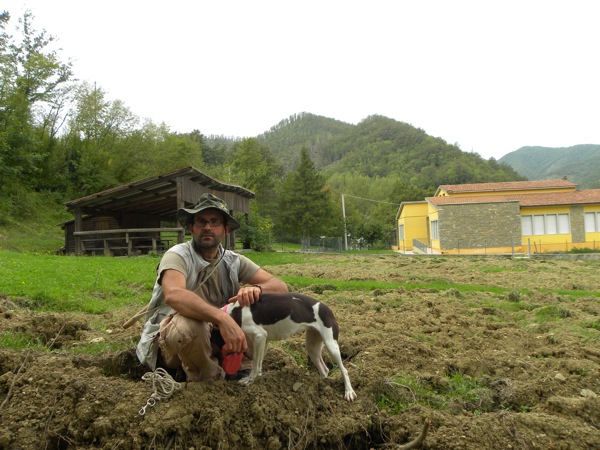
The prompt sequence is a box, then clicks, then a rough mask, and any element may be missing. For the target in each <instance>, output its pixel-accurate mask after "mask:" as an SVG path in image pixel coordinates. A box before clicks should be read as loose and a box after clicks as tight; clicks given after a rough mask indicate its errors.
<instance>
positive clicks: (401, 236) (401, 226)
mask: <svg viewBox="0 0 600 450" xmlns="http://www.w3.org/2000/svg"><path fill="white" fill-rule="evenodd" d="M398 235H399V239H400V240H401V241H403V240H404V225H400V226H399V227H398Z"/></svg>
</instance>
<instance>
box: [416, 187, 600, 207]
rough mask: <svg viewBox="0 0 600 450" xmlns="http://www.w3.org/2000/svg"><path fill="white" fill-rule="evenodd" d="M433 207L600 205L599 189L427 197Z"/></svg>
mask: <svg viewBox="0 0 600 450" xmlns="http://www.w3.org/2000/svg"><path fill="white" fill-rule="evenodd" d="M426 200H427V201H428V202H430V203H431V204H433V205H436V206H437V205H452V204H461V203H497V202H510V201H518V202H519V203H520V204H521V206H558V205H584V204H594V203H598V204H600V189H586V190H582V191H572V192H546V193H540V194H504V195H498V194H496V195H473V196H469V197H427V198H426Z"/></svg>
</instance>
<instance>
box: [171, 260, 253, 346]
mask: <svg viewBox="0 0 600 450" xmlns="http://www.w3.org/2000/svg"><path fill="white" fill-rule="evenodd" d="M162 289H163V293H164V296H165V302H166V303H167V304H168V305H169V306H170V307H171V308H173V309H174V310H175V311H177V312H178V313H180V314H182V315H184V316H186V317H190V318H193V319H198V320H202V321H204V322H211V323H214V324H215V325H218V327H219V331H220V332H221V336H223V339H224V341H225V346H226V347H225V348H226V350H227V351H228V352H245V351H246V349H247V348H248V344H247V342H246V336H245V335H244V332H243V331H242V329H241V328H240V327H239V326H238V324H237V323H235V320H233V319H232V318H231V316H230V315H229V314H227V313H226V312H225V311H223V310H222V309H220V308H215V307H214V306H212V305H210V304H209V303H208V302H206V301H205V300H204V299H203V298H202V297H200V296H199V295H196V294H195V293H194V292H192V291H189V290H187V289H186V288H185V276H184V275H183V274H182V273H181V272H179V271H177V270H165V272H164V274H163V277H162Z"/></svg>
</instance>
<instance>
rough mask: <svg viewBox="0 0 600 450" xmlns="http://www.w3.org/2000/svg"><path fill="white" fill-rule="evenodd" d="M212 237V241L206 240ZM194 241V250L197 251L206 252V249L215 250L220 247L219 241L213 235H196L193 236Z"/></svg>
mask: <svg viewBox="0 0 600 450" xmlns="http://www.w3.org/2000/svg"><path fill="white" fill-rule="evenodd" d="M207 236H208V237H210V238H211V239H205V238H206V237H207ZM193 239H194V248H195V249H196V250H205V249H213V248H216V247H218V246H219V243H220V241H219V239H217V237H216V236H215V235H214V234H213V235H202V234H199V235H196V236H193Z"/></svg>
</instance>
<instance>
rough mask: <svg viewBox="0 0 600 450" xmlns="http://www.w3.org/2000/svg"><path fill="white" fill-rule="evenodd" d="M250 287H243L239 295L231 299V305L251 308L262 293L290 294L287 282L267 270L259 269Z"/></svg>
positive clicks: (251, 279) (251, 280) (250, 282)
mask: <svg viewBox="0 0 600 450" xmlns="http://www.w3.org/2000/svg"><path fill="white" fill-rule="evenodd" d="M248 284H249V286H242V287H241V288H240V290H239V291H238V293H237V295H235V296H234V297H231V298H230V299H229V303H234V302H236V301H237V302H239V303H240V305H242V306H250V305H251V304H253V303H254V302H255V301H257V300H258V298H259V297H260V294H261V293H263V292H264V293H273V294H275V293H283V292H288V287H287V284H285V282H284V281H283V280H281V279H279V278H277V277H276V276H274V275H272V274H270V273H269V272H267V271H266V270H263V269H258V271H257V272H256V273H255V274H254V276H253V277H252V278H250V280H248Z"/></svg>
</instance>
